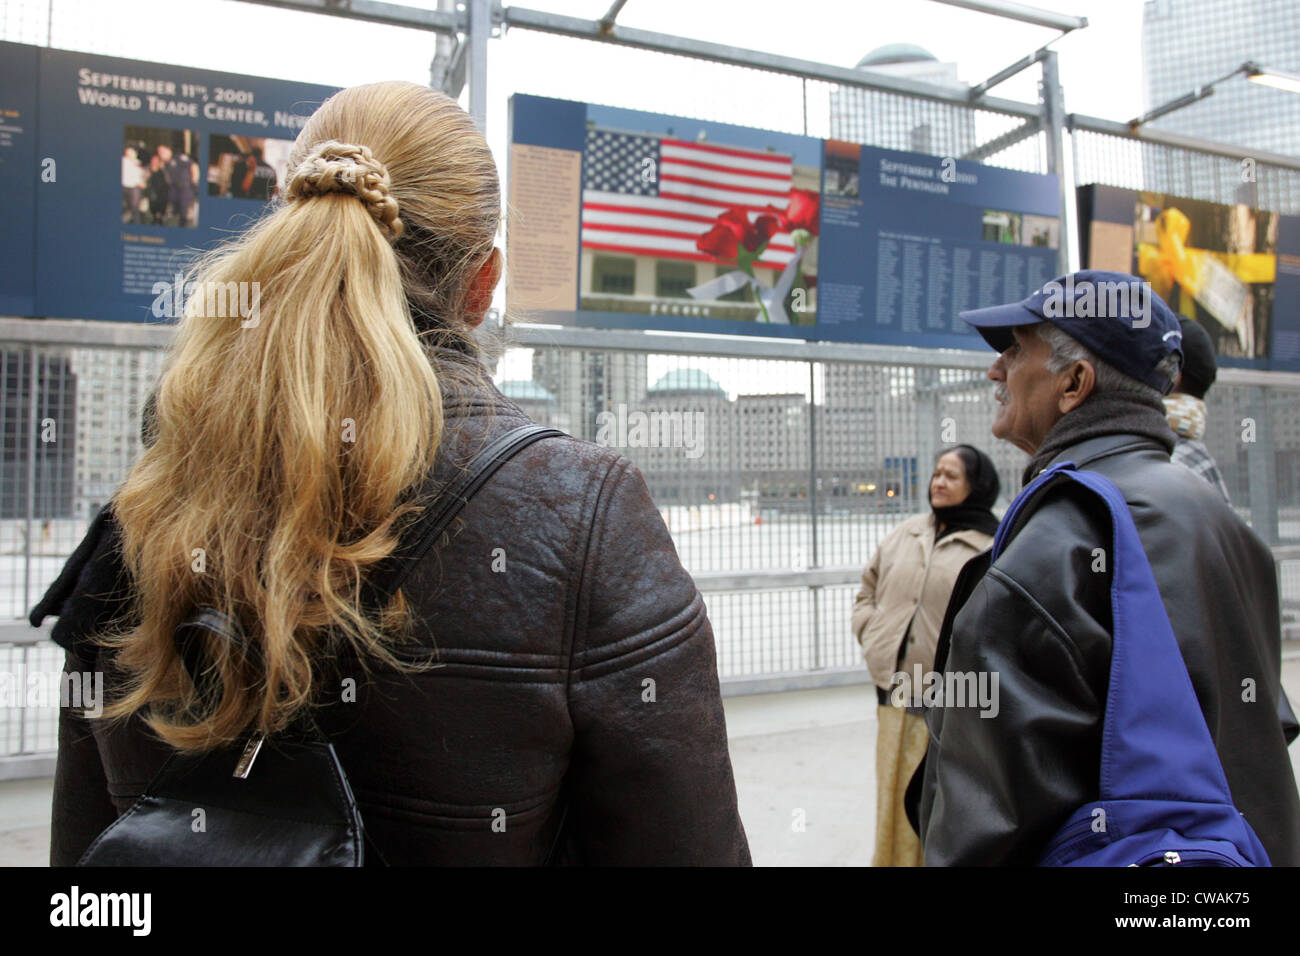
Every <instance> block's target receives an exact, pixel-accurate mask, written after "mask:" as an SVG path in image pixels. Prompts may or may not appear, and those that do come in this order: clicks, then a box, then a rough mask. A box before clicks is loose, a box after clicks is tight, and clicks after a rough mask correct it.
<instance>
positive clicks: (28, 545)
mask: <svg viewBox="0 0 1300 956" xmlns="http://www.w3.org/2000/svg"><path fill="white" fill-rule="evenodd" d="M39 357H40V352H39V350H38V349H37V347H36V346H35V345H29V346H28V347H27V363H28V364H27V370H28V376H27V495H26V497H27V515H26V519H27V520H26V527H27V530H26V532H25V537H26V541H24V542H23V612H24V613H26V611H27V609H28V608H30V607H31V606H32V525H33V522H34V519H35V517H36V427H37V421H38V417H39V416H38V413H37V408H36V406H37V403H38V401H39V400H40V397H39V395H38V394H37V388H38V384H39V383H38V377H37V374H36V362H37V360H38V359H39Z"/></svg>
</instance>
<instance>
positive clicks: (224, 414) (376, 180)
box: [104, 83, 500, 750]
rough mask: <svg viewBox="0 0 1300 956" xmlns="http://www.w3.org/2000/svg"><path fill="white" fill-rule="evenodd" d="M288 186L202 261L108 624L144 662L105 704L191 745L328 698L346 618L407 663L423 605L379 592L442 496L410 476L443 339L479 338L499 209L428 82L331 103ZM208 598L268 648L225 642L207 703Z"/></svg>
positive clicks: (145, 461)
mask: <svg viewBox="0 0 1300 956" xmlns="http://www.w3.org/2000/svg"><path fill="white" fill-rule="evenodd" d="M285 193H286V198H285V200H284V201H283V202H281V203H279V204H277V205H276V206H275V207H274V208H273V209H272V211H270V212H269V213H268V214H267V215H266V216H265V217H264V218H262V219H261V220H260V221H259V222H257V223H256V224H255V225H254V226H253V227H252V228H251V229H250V230H249V231H248V232H246V233H245V234H244V235H242V236H241V237H239V238H238V239H236V240H234V241H233V242H231V243H229V244H227V245H225V246H224V247H223V248H221V249H220V250H218V251H217V252H216V253H214V254H212V255H211V256H209V257H207V258H206V259H205V260H203V261H202V262H201V263H200V265H199V267H198V269H197V271H196V273H195V276H194V280H195V281H194V285H193V290H194V291H193V292H192V293H191V295H190V298H189V300H188V303H187V308H186V313H185V315H184V317H183V319H182V321H181V324H180V328H179V329H178V332H177V336H176V340H175V342H174V343H173V346H172V350H171V353H170V355H169V358H168V362H167V365H166V369H165V372H164V375H163V378H162V381H161V383H160V386H159V391H158V396H157V404H156V416H157V419H156V423H155V425H156V434H157V438H156V441H155V442H154V443H153V444H152V445H151V446H150V447H149V448H148V449H146V451H145V452H144V453H143V455H142V456H141V457H140V459H139V460H138V461H137V463H136V465H135V466H134V468H133V469H132V470H131V472H130V474H129V475H128V477H127V479H126V481H125V483H124V484H123V486H122V488H121V489H120V490H119V492H118V494H117V496H116V498H115V500H114V509H115V512H116V516H117V520H118V522H119V524H120V526H121V529H122V539H123V558H124V563H125V565H126V567H127V568H128V569H129V571H130V573H131V577H132V581H133V585H134V587H133V601H134V604H135V607H134V611H135V613H134V615H133V616H132V618H131V620H132V623H133V624H134V625H135V626H133V627H131V628H128V629H125V630H122V631H119V632H117V633H113V634H109V635H105V636H104V640H105V643H107V644H108V645H109V646H111V647H113V648H115V649H116V651H117V655H116V662H117V664H118V665H119V666H120V667H121V668H122V670H123V671H124V672H125V675H126V677H127V683H126V688H125V692H124V694H123V695H122V696H121V697H120V699H118V700H117V701H115V703H114V704H113V705H112V706H111V707H110V708H109V709H108V710H106V716H110V717H123V716H126V715H128V714H132V713H135V712H137V711H147V712H146V713H144V716H145V718H146V719H147V720H148V722H149V724H150V725H151V726H152V727H153V729H154V730H155V731H156V732H157V733H158V734H159V735H160V736H161V737H162V738H163V739H164V740H166V741H167V742H168V743H170V744H172V745H173V746H174V747H177V748H178V749H182V750H202V749H207V748H210V747H214V746H217V745H220V744H223V743H226V742H229V741H231V740H234V739H235V738H237V737H238V736H239V735H240V734H241V733H242V732H244V731H246V730H248V729H257V730H260V731H262V732H266V733H271V732H274V731H276V730H279V729H282V728H283V727H284V726H286V725H287V724H288V723H289V722H290V721H291V720H292V719H293V718H294V717H295V715H297V714H298V713H299V712H300V710H301V709H302V708H303V707H304V706H306V705H308V704H309V703H310V702H311V701H312V700H313V699H314V697H315V690H316V689H315V688H314V686H313V682H314V679H315V677H316V676H317V675H315V674H314V673H313V662H314V661H319V659H320V657H321V655H322V654H324V653H327V652H330V653H332V652H334V651H337V650H338V648H333V647H328V645H329V635H330V634H331V633H336V634H339V635H342V636H343V638H344V639H345V640H346V641H347V642H348V643H350V644H351V645H352V647H353V648H354V649H355V650H356V651H358V652H359V656H360V657H361V659H362V660H363V661H364V660H365V659H366V658H367V657H369V656H377V657H379V658H382V659H387V660H389V661H390V662H392V661H393V659H392V657H391V654H390V653H389V650H390V645H391V643H392V641H393V640H394V635H395V629H396V628H397V627H398V626H399V625H400V624H402V623H403V622H404V614H403V612H402V610H401V604H400V602H399V603H398V607H397V610H396V611H395V612H393V613H392V614H390V615H389V616H386V617H385V619H384V620H383V621H382V622H380V621H374V620H370V619H368V618H367V617H366V616H365V615H364V614H363V613H362V610H361V608H360V607H359V597H360V587H361V583H362V581H363V579H364V577H365V575H366V573H367V572H368V571H369V570H370V569H371V568H373V566H374V565H375V564H376V562H378V561H380V560H382V559H383V558H385V557H387V556H388V555H389V554H390V553H391V552H392V551H393V548H394V547H395V545H396V543H397V535H398V533H399V532H400V530H401V528H402V526H403V525H404V523H405V522H406V521H408V520H410V519H411V518H413V517H414V516H415V514H416V513H417V512H418V510H419V508H420V507H421V502H419V501H416V500H415V499H414V496H413V494H412V492H413V491H414V489H416V488H417V487H418V486H419V485H420V483H421V481H422V479H423V478H424V477H425V475H426V474H427V472H428V471H429V469H430V467H431V466H432V463H433V461H434V458H435V455H436V452H437V449H438V444H439V439H440V437H441V431H442V403H441V396H440V386H439V379H438V373H437V372H436V371H435V368H434V366H433V365H432V364H431V362H430V358H429V353H428V352H427V351H426V348H425V345H426V344H427V342H426V340H427V339H428V338H429V337H431V336H433V337H439V336H440V337H443V338H444V339H445V340H457V339H461V340H463V339H464V337H465V333H466V327H465V325H464V309H465V305H466V301H467V299H466V296H467V295H468V294H469V291H470V285H471V279H472V277H473V276H474V275H475V273H476V272H477V271H478V269H479V268H480V267H482V266H483V264H484V263H485V262H486V260H487V258H488V257H489V256H490V255H491V254H492V251H493V242H494V238H495V235H496V229H497V221H498V216H499V208H500V189H499V185H498V182H497V177H496V170H495V166H494V165H493V164H492V159H491V155H490V153H489V152H488V150H487V146H486V143H484V141H483V138H482V136H481V135H480V134H479V133H478V131H477V129H475V127H474V126H473V124H472V123H471V122H470V121H469V118H468V117H467V116H466V115H465V114H464V112H463V111H462V110H460V108H459V107H458V106H457V105H456V104H455V103H454V102H453V101H451V100H450V99H448V98H447V97H446V96H444V95H442V94H440V93H437V92H435V91H432V90H428V89H426V88H423V87H419V86H416V85H414V84H407V83H383V84H373V85H371V86H365V87H356V88H353V89H349V90H344V91H343V92H341V93H339V94H337V95H336V96H335V97H332V98H331V99H330V100H329V101H327V102H326V103H325V104H324V105H323V106H322V107H321V109H320V110H319V111H317V113H316V114H315V115H314V116H313V117H312V119H311V120H310V121H309V122H308V124H307V126H306V127H305V128H304V129H303V131H302V134H301V135H300V136H299V138H298V141H297V144H296V145H295V149H294V152H293V154H292V155H291V157H290V169H289V172H288V175H287V182H286V189H285ZM232 283H233V284H234V285H232ZM245 283H246V284H248V285H247V286H244V285H242V284H245ZM209 288H216V289H221V290H234V289H236V288H238V289H240V290H243V289H245V288H251V290H253V294H252V295H251V296H245V297H244V298H243V299H241V301H243V302H247V301H250V300H251V301H252V302H253V303H255V311H256V315H255V316H250V315H248V314H246V313H247V312H248V311H249V310H246V309H241V310H230V309H225V310H214V309H212V308H211V305H212V302H213V297H212V296H206V295H204V291H205V290H206V289H209ZM222 301H224V302H229V301H231V296H229V295H227V296H225V297H224V299H223V300H222ZM413 310H414V312H415V314H416V315H418V316H419V317H420V321H421V324H422V327H421V328H418V329H417V327H416V324H415V323H414V321H413V319H412V312H413ZM214 311H226V312H230V311H234V312H235V313H236V314H233V315H225V314H220V315H218V314H212V313H213V312H214ZM430 322H432V324H430ZM200 604H206V605H210V606H213V607H216V608H218V609H220V610H222V611H224V612H225V613H227V614H229V615H231V616H232V617H233V618H234V619H235V620H237V621H238V622H239V623H240V625H241V626H242V627H243V629H244V631H245V633H246V635H247V636H248V638H249V640H250V642H251V643H252V645H253V647H254V648H255V649H256V653H255V654H250V655H248V656H247V657H245V656H242V655H239V654H233V653H230V652H229V649H226V648H221V647H216V646H212V647H209V648H208V652H207V663H208V666H209V671H210V673H212V674H214V675H215V676H216V677H217V678H218V684H219V688H220V693H219V700H218V702H217V704H216V706H215V708H213V709H212V710H209V711H207V712H204V713H199V711H198V706H197V705H198V702H197V701H196V699H195V695H194V690H193V688H192V687H191V686H190V683H189V680H188V678H187V677H186V676H185V674H184V672H183V670H182V668H181V666H180V662H179V657H178V655H177V652H176V649H175V647H174V643H173V632H174V630H175V628H176V625H177V624H178V623H179V622H180V621H181V620H182V619H183V617H184V616H185V615H186V614H187V613H188V612H189V611H190V610H191V609H192V608H193V607H194V606H196V605H200Z"/></svg>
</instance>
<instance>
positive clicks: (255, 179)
mask: <svg viewBox="0 0 1300 956" xmlns="http://www.w3.org/2000/svg"><path fill="white" fill-rule="evenodd" d="M334 92H336V90H335V88H333V87H327V86H317V85H312V84H305V83H293V82H287V81H284V80H272V79H266V78H262V77H250V76H237V75H234V74H229V73H217V72H213V71H210V70H195V69H189V68H187V67H179V66H167V65H164V64H159V63H145V62H140V61H136V60H123V59H118V58H114V57H105V56H94V55H91V54H85V53H71V52H67V51H64V50H51V49H45V48H41V47H31V46H22V45H19V44H13V43H0V113H2V114H3V123H2V124H0V172H2V173H3V176H4V179H3V181H4V185H3V186H2V187H0V216H2V217H3V219H4V223H5V228H4V233H3V240H0V241H2V242H3V246H0V254H3V256H4V265H3V272H0V312H2V313H3V314H5V315H19V316H32V315H35V316H48V317H59V318H79V319H111V320H116V321H151V322H152V321H170V320H171V319H173V318H174V316H173V315H171V305H174V304H175V303H178V302H180V301H182V297H181V296H179V295H170V294H168V292H169V290H170V288H171V285H174V284H175V283H176V280H177V273H180V272H183V270H184V269H185V268H186V266H187V265H188V264H189V262H190V261H191V259H192V257H193V256H194V255H195V254H197V253H198V252H201V251H203V250H206V249H208V248H211V247H212V246H213V245H214V244H215V243H216V242H218V241H220V240H221V239H225V238H229V236H230V235H231V233H232V232H238V231H239V230H242V229H244V228H246V227H247V226H248V224H249V223H250V222H251V221H252V220H253V219H255V218H256V217H257V216H258V215H259V214H260V213H261V212H262V210H263V209H264V208H265V206H266V202H267V201H268V200H269V199H271V198H273V197H275V196H277V195H278V194H279V192H280V191H281V190H282V189H283V187H284V172H285V166H286V164H287V161H288V157H289V150H290V149H291V147H292V145H293V140H294V137H295V136H297V134H298V131H299V130H300V129H301V128H302V126H303V124H304V123H305V122H306V119H307V117H309V116H310V115H311V113H312V112H313V111H314V110H315V109H316V107H317V106H319V105H320V104H321V102H322V101H324V100H325V99H326V98H327V97H329V96H330V95H331V94H332V93H334ZM164 283H165V284H168V285H167V288H166V289H164V287H163V284H164Z"/></svg>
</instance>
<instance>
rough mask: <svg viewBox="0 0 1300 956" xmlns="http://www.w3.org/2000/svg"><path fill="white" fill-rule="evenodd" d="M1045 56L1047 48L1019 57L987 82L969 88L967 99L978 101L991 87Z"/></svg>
mask: <svg viewBox="0 0 1300 956" xmlns="http://www.w3.org/2000/svg"><path fill="white" fill-rule="evenodd" d="M1045 56H1047V47H1041V48H1039V49H1037V50H1035V51H1034V52H1033V53H1030V54H1029V55H1028V56H1023V57H1021V58H1020V59H1019V60H1016V62H1015V63H1012V64H1011V65H1010V66H1008V67H1004V68H1003V69H1001V70H998V71H997V72H996V73H994V74H993V75H992V76H990V77H989V78H988V79H987V80H984V81H983V82H982V83H976V84H975V85H974V86H972V87H971V88H970V93H968V94H967V99H969V100H971V101H975V100H978V99H979V98H980V97H982V96H983V95H984V94H985V93H987V92H988V91H989V90H991V89H993V87H995V86H997V85H998V84H999V83H1004V82H1006V81H1007V80H1009V79H1011V78H1012V77H1013V76H1015V75H1016V74H1017V73H1020V72H1023V71H1024V70H1027V69H1029V68H1030V67H1031V66H1033V65H1034V64H1035V63H1037V62H1039V61H1040V60H1042V59H1043V58H1044V57H1045Z"/></svg>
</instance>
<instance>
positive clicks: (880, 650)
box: [852, 445, 1000, 866]
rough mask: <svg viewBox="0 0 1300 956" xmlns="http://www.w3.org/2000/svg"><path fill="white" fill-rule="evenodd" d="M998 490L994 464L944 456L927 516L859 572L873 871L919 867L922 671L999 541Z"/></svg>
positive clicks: (971, 451)
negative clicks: (911, 811)
mask: <svg viewBox="0 0 1300 956" xmlns="http://www.w3.org/2000/svg"><path fill="white" fill-rule="evenodd" d="M999 489H1000V483H999V481H998V475H997V471H996V470H995V469H994V466H993V462H992V460H990V459H989V457H988V456H987V455H985V454H984V453H983V452H981V451H980V450H979V449H977V448H974V447H972V446H970V445H957V446H956V447H954V448H950V449H948V450H946V451H944V452H943V453H942V454H940V455H939V458H938V460H937V461H936V462H935V465H934V473H933V475H931V477H930V510H929V511H927V512H925V513H924V514H919V515H914V516H913V517H911V518H908V519H907V520H906V521H904V522H903V523H902V524H900V525H899V526H898V527H897V528H895V529H894V530H893V531H892V532H890V533H889V535H888V536H887V537H886V538H885V540H884V541H882V542H881V543H880V547H879V548H877V549H876V553H875V555H874V556H873V557H872V559H871V563H870V564H868V565H867V567H866V569H865V570H864V571H863V572H862V587H861V589H860V590H859V591H858V595H857V598H856V600H855V601H854V602H853V617H852V624H853V633H854V635H855V636H856V637H857V639H858V644H859V645H860V646H861V648H862V654H863V657H864V658H865V659H866V662H867V667H868V669H869V670H870V672H871V678H872V681H873V683H874V684H875V685H876V697H877V701H876V703H877V708H876V714H877V722H878V729H877V734H876V849H875V855H874V857H873V859H872V865H873V866H920V865H921V864H922V863H923V859H922V854H921V841H920V840H919V839H918V838H917V835H916V833H915V831H913V829H912V827H911V824H909V823H908V820H907V816H906V814H905V813H904V810H903V794H904V791H905V790H906V788H907V784H908V781H909V780H911V778H912V774H913V772H914V771H915V770H916V768H917V766H918V765H919V764H920V763H921V760H922V758H923V757H924V756H925V748H926V743H927V740H928V734H927V731H926V725H925V719H924V718H923V717H922V716H921V701H920V700H917V699H915V698H914V696H913V695H914V693H915V694H917V695H919V694H920V692H921V688H920V687H917V688H915V691H914V690H913V684H914V677H915V674H916V672H917V669H918V668H919V669H920V671H921V673H927V672H929V671H931V670H933V668H934V653H935V646H936V643H937V641H938V636H939V626H940V624H941V623H942V622H943V618H944V611H945V610H946V609H947V607H948V600H949V598H950V597H951V596H952V588H953V584H954V582H955V581H956V580H957V575H958V574H959V573H960V572H961V569H962V567H963V566H964V565H965V564H966V562H967V561H969V560H970V559H971V558H973V557H974V556H975V555H977V554H979V553H980V552H982V551H984V550H986V549H987V548H988V547H989V546H990V545H991V544H992V543H993V533H994V532H995V531H996V530H997V526H998V519H997V518H996V517H995V516H994V514H993V512H992V510H991V509H992V506H993V503H994V502H995V501H996V500H997V497H998V491H999Z"/></svg>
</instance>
